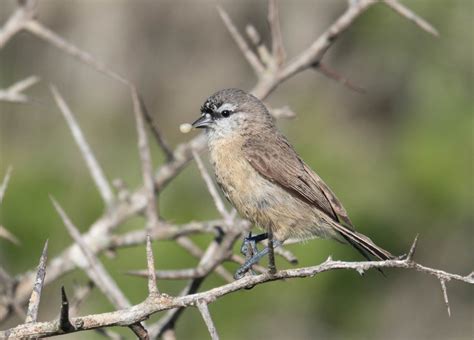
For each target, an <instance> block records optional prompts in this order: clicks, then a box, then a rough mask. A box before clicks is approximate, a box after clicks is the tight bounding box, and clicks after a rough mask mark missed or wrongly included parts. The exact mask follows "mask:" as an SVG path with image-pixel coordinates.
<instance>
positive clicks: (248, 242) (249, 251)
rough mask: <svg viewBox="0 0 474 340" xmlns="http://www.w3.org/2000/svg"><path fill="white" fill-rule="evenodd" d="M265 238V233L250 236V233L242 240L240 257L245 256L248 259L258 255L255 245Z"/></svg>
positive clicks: (266, 236) (266, 235)
mask: <svg viewBox="0 0 474 340" xmlns="http://www.w3.org/2000/svg"><path fill="white" fill-rule="evenodd" d="M267 238H268V234H267V233H264V234H259V235H252V232H251V231H250V232H249V234H248V235H247V237H245V238H244V242H242V246H241V247H240V252H241V253H242V255H245V256H246V257H248V258H250V257H252V256H253V255H254V254H257V253H258V249H257V243H258V242H260V241H263V240H265V239H267Z"/></svg>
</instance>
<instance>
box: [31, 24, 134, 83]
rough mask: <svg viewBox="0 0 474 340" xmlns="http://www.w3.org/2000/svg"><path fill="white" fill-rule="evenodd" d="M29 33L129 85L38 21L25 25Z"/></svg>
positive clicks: (89, 55)
mask: <svg viewBox="0 0 474 340" xmlns="http://www.w3.org/2000/svg"><path fill="white" fill-rule="evenodd" d="M24 28H25V29H26V30H27V31H29V32H30V33H32V34H34V35H35V36H37V37H38V38H41V39H43V40H45V41H46V42H48V43H50V44H51V45H53V46H54V47H57V48H58V49H60V50H61V51H63V52H65V53H66V54H68V55H70V56H72V57H74V58H76V59H78V60H80V61H81V62H83V63H85V64H87V65H89V66H92V67H93V68H95V69H96V70H97V71H99V72H101V73H103V74H105V75H107V76H109V77H111V78H113V79H115V80H117V81H119V82H121V83H123V84H125V85H128V84H129V82H128V80H126V79H125V78H124V77H122V76H121V75H119V74H118V73H116V72H114V71H112V70H110V69H109V68H108V67H107V66H105V64H103V63H101V62H99V61H97V60H96V59H95V58H94V57H92V55H91V54H89V53H87V52H84V51H83V50H81V49H79V48H78V47H76V46H74V45H73V44H71V43H70V42H68V41H67V40H65V39H64V38H62V37H61V36H59V35H58V34H56V33H55V32H53V31H51V30H50V29H48V28H47V27H45V26H43V24H41V23H40V22H38V21H36V20H30V21H28V22H27V23H26V24H25V27H24Z"/></svg>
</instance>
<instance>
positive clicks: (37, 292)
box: [25, 240, 48, 323]
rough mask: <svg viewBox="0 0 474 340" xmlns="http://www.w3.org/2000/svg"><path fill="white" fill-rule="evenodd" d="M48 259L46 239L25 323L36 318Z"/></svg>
mask: <svg viewBox="0 0 474 340" xmlns="http://www.w3.org/2000/svg"><path fill="white" fill-rule="evenodd" d="M47 259H48V240H46V242H45V244H44V247H43V252H42V253H41V257H40V262H39V265H38V270H37V272H36V279H35V283H34V286H33V291H32V292H31V297H30V302H29V303H28V311H27V313H26V319H25V323H28V322H35V321H36V320H37V319H38V309H39V304H40V300H41V291H42V289H43V284H44V277H45V276H46V261H47Z"/></svg>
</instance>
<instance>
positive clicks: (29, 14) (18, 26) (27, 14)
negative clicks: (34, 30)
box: [0, 0, 36, 49]
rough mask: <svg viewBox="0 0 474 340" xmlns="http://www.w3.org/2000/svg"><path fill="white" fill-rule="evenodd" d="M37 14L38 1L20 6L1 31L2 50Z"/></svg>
mask: <svg viewBox="0 0 474 340" xmlns="http://www.w3.org/2000/svg"><path fill="white" fill-rule="evenodd" d="M35 14H36V0H29V1H26V2H25V3H24V4H23V5H21V6H18V8H17V9H16V11H15V12H14V13H13V14H12V15H11V16H10V18H8V20H7V22H6V23H5V25H3V27H2V28H1V29H0V49H1V48H3V46H5V44H6V43H7V42H8V41H9V40H10V39H11V38H13V36H14V35H15V34H17V33H18V32H20V31H21V30H22V29H24V27H25V24H26V23H27V22H28V21H30V20H31V19H32V18H33V17H34V15H35Z"/></svg>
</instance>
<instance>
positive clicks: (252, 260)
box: [234, 240, 282, 280]
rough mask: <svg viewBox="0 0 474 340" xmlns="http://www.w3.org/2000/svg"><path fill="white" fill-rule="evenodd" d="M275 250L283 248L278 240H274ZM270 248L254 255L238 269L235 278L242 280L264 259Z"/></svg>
mask: <svg viewBox="0 0 474 340" xmlns="http://www.w3.org/2000/svg"><path fill="white" fill-rule="evenodd" d="M272 243H273V249H274V248H277V247H279V246H281V244H282V243H281V242H280V241H278V240H273V242H272ZM269 251H270V250H269V247H265V248H264V249H263V250H261V251H259V252H257V253H256V254H254V255H253V256H252V257H251V258H250V259H248V260H247V261H245V263H244V264H243V265H242V266H241V267H240V268H239V269H237V271H236V272H235V274H234V278H235V279H236V280H238V279H241V278H242V277H243V276H244V274H245V273H246V272H247V271H248V270H249V269H250V268H251V267H252V266H253V265H254V264H256V263H258V261H260V259H261V258H262V257H264V256H265V255H267V254H268V253H269Z"/></svg>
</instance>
